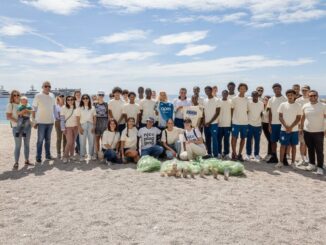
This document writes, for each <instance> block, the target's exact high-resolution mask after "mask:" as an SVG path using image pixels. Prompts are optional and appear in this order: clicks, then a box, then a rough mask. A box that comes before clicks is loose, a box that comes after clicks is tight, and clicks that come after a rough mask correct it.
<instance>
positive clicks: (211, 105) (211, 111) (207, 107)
mask: <svg viewBox="0 0 326 245" xmlns="http://www.w3.org/2000/svg"><path fill="white" fill-rule="evenodd" d="M220 107H221V104H220V100H219V99H217V98H216V97H213V98H211V99H208V98H206V99H205V101H204V113H205V123H208V122H209V121H210V120H212V118H213V117H214V115H215V113H216V108H220ZM218 118H219V117H217V118H216V120H214V121H213V122H212V124H217V122H218Z"/></svg>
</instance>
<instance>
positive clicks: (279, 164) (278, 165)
mask: <svg viewBox="0 0 326 245" xmlns="http://www.w3.org/2000/svg"><path fill="white" fill-rule="evenodd" d="M283 166H284V164H283V163H282V162H279V163H277V164H276V165H275V167H276V168H281V167H283Z"/></svg>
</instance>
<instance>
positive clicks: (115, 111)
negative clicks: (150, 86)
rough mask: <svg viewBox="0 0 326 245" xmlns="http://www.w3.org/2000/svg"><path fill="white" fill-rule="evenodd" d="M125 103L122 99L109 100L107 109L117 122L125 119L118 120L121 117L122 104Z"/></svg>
mask: <svg viewBox="0 0 326 245" xmlns="http://www.w3.org/2000/svg"><path fill="white" fill-rule="evenodd" d="M124 105H125V102H123V100H121V99H120V100H116V99H112V100H110V102H109V105H108V107H109V110H110V111H112V116H113V118H114V119H115V120H116V121H117V122H118V123H119V124H124V123H125V120H124V119H122V120H121V122H119V119H120V118H121V115H122V110H123V106H124Z"/></svg>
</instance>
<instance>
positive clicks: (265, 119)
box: [262, 107, 269, 123]
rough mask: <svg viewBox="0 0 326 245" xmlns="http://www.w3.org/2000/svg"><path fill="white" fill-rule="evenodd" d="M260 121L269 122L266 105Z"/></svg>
mask: <svg viewBox="0 0 326 245" xmlns="http://www.w3.org/2000/svg"><path fill="white" fill-rule="evenodd" d="M262 122H263V123H269V111H268V110H267V107H266V108H265V109H264V111H263V118H262Z"/></svg>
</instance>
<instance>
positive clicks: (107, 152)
mask: <svg viewBox="0 0 326 245" xmlns="http://www.w3.org/2000/svg"><path fill="white" fill-rule="evenodd" d="M118 130H119V128H118V123H117V121H116V120H114V119H110V120H109V124H108V129H107V130H105V131H104V133H103V137H102V151H103V153H104V158H105V160H106V163H107V164H108V165H111V163H117V162H119V158H118V155H119V154H118V153H119V140H120V133H119V131H118Z"/></svg>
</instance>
